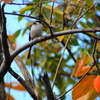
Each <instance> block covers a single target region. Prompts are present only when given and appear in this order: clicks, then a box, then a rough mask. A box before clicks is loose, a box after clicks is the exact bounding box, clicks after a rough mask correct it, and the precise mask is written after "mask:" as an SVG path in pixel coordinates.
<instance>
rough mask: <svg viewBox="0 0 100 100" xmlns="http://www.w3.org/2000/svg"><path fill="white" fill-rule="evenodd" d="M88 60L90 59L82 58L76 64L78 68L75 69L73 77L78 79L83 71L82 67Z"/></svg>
mask: <svg viewBox="0 0 100 100" xmlns="http://www.w3.org/2000/svg"><path fill="white" fill-rule="evenodd" d="M87 58H88V57H85V58H82V59H80V60H79V61H77V62H76V66H75V67H74V70H73V73H72V76H75V77H77V75H78V73H79V71H81V70H82V67H83V66H84V63H85V61H86V59H87Z"/></svg>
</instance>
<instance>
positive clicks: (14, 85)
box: [5, 82, 26, 91]
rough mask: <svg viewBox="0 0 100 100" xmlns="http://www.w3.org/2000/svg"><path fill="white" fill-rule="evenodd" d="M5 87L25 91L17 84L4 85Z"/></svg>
mask: <svg viewBox="0 0 100 100" xmlns="http://www.w3.org/2000/svg"><path fill="white" fill-rule="evenodd" d="M5 87H8V88H11V89H15V90H19V91H26V89H25V88H24V87H23V86H22V85H21V84H19V83H17V82H11V83H5Z"/></svg>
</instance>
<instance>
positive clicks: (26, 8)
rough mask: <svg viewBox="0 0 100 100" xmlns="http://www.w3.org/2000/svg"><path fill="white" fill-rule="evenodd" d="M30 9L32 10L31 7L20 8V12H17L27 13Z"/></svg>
mask: <svg viewBox="0 0 100 100" xmlns="http://www.w3.org/2000/svg"><path fill="white" fill-rule="evenodd" d="M32 8H33V6H26V7H24V8H22V9H21V10H19V12H23V11H27V10H30V9H32Z"/></svg>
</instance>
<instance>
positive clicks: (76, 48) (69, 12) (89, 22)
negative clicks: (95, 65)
mask: <svg viewBox="0 0 100 100" xmlns="http://www.w3.org/2000/svg"><path fill="white" fill-rule="evenodd" d="M45 1H47V0H33V1H32V2H29V3H35V2H45ZM48 1H49V0H48ZM54 1H55V3H54V7H53V10H52V5H53V3H52V2H47V3H43V4H40V3H38V4H33V5H26V6H25V7H24V8H22V9H20V11H19V14H26V15H31V16H34V17H37V18H40V19H42V20H44V21H46V22H47V23H48V24H50V21H51V19H50V18H51V12H52V11H53V13H52V23H51V25H52V26H54V27H59V28H54V29H53V32H58V31H63V30H69V29H71V27H72V26H73V23H74V22H75V20H76V19H77V18H78V17H80V16H81V15H82V14H83V13H84V12H85V11H87V9H89V8H90V7H91V6H93V4H94V3H95V2H96V1H97V0H54ZM23 19H24V17H21V16H19V17H18V21H21V20H23ZM30 20H31V21H29V22H27V24H26V28H25V29H24V30H18V31H17V32H16V33H14V36H15V38H17V37H18V36H19V32H21V33H22V35H24V34H25V33H26V31H27V30H29V27H30V25H31V23H32V21H33V20H32V19H30ZM34 21H35V20H34ZM95 27H100V4H99V3H98V2H97V4H95V6H94V7H93V8H92V9H91V10H89V12H87V13H86V14H85V15H84V16H83V17H82V18H81V19H80V20H79V21H78V22H77V23H76V24H75V26H74V28H95ZM44 32H45V34H50V31H49V28H48V27H47V26H46V25H44V27H43V34H44ZM90 34H93V35H95V36H99V33H90ZM58 40H59V41H58ZM58 40H57V39H55V38H54V39H52V40H48V41H44V42H41V43H38V44H36V45H35V46H34V49H33V51H32V52H31V53H32V54H31V58H32V60H33V66H35V68H36V69H37V70H38V69H42V70H41V71H39V72H40V73H39V76H38V75H37V76H38V78H37V84H38V85H37V87H38V91H39V92H40V94H41V96H42V97H43V98H44V97H45V93H43V92H44V91H43V89H44V88H43V84H42V82H41V80H40V75H42V73H43V72H45V71H47V72H48V75H49V78H50V81H51V84H52V81H53V78H54V75H55V72H56V68H57V66H58V63H59V60H60V57H61V55H62V52H63V49H64V45H63V44H62V40H63V42H64V43H65V42H66V41H67V40H68V35H65V36H64V37H60V39H59V38H58ZM93 44H94V40H93V39H92V38H91V37H89V36H87V35H85V34H83V33H79V34H74V35H71V37H70V39H69V42H68V48H69V50H70V51H71V52H72V54H73V56H74V57H75V59H76V61H77V60H79V59H81V58H83V57H86V56H87V55H88V56H89V55H92V53H93ZM27 54H28V50H27V51H25V53H24V54H23V55H22V57H21V58H22V60H24V62H26V65H27V67H29V66H31V63H30V60H27ZM98 59H99V58H98ZM75 63H76V62H74V60H73V58H72V57H71V55H70V54H69V52H68V50H67V49H66V50H65V53H64V56H63V60H62V62H61V65H60V68H59V71H58V75H57V79H56V82H55V87H56V88H57V89H58V92H57V94H58V93H59V95H60V94H62V93H64V92H65V91H66V87H67V86H68V85H73V84H75V83H76V79H75V78H71V77H70V76H71V74H72V71H73V68H74V66H75ZM33 66H32V67H33ZM55 94H56V93H55ZM61 100H66V97H65V96H64V97H63V98H62V99H61Z"/></svg>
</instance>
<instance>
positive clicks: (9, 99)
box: [6, 93, 15, 100]
mask: <svg viewBox="0 0 100 100" xmlns="http://www.w3.org/2000/svg"><path fill="white" fill-rule="evenodd" d="M6 100H15V99H14V97H13V96H12V95H10V94H8V93H6Z"/></svg>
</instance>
